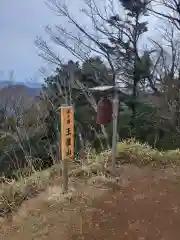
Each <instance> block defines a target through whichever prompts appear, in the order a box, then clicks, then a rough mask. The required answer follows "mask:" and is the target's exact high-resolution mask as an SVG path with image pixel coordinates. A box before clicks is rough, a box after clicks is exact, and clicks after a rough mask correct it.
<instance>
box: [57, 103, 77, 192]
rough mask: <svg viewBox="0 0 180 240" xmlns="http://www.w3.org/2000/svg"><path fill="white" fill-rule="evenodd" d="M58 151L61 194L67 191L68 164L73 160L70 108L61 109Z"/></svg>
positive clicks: (72, 119) (72, 116)
mask: <svg viewBox="0 0 180 240" xmlns="http://www.w3.org/2000/svg"><path fill="white" fill-rule="evenodd" d="M60 118H61V139H60V151H61V161H62V176H63V192H64V193H66V192H67V191H68V162H69V161H70V160H72V159H73V158H74V111H73V107H72V106H68V105H64V106H62V107H61V112H60Z"/></svg>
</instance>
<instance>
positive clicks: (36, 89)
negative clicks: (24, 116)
mask: <svg viewBox="0 0 180 240" xmlns="http://www.w3.org/2000/svg"><path fill="white" fill-rule="evenodd" d="M40 90H41V85H40V84H34V85H33V84H31V86H30V84H26V83H22V82H13V83H12V82H9V81H1V82H0V108H1V107H3V108H6V109H8V111H10V112H11V111H12V109H13V108H14V105H16V106H18V107H20V106H22V108H23V109H24V108H28V107H29V106H30V105H32V103H33V102H34V101H35V97H36V96H38V95H39V93H40Z"/></svg>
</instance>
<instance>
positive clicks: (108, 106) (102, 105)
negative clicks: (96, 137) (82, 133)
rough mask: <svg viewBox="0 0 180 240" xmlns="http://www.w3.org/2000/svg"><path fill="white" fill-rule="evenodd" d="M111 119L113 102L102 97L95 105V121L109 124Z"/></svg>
mask: <svg viewBox="0 0 180 240" xmlns="http://www.w3.org/2000/svg"><path fill="white" fill-rule="evenodd" d="M112 119H113V103H112V101H111V100H110V99H109V98H107V97H103V98H101V100H100V101H99V102H98V105H97V119H96V123H97V124H100V125H106V124H110V123H111V121H112Z"/></svg>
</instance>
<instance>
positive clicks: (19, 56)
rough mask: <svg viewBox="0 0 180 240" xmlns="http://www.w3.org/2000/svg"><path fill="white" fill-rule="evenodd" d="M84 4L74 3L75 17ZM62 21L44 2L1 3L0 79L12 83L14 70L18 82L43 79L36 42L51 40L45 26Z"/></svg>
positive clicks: (15, 0)
mask: <svg viewBox="0 0 180 240" xmlns="http://www.w3.org/2000/svg"><path fill="white" fill-rule="evenodd" d="M80 2H81V0H71V7H72V9H73V10H74V15H75V14H76V10H77V6H78V5H79V4H77V3H80ZM72 3H73V6H72ZM77 17H79V14H77ZM58 21H59V18H58V17H57V16H55V14H54V13H53V11H51V10H50V9H49V8H48V7H47V6H46V5H45V3H44V0H0V79H3V78H5V80H8V79H7V76H8V73H9V72H10V71H11V70H14V75H15V78H16V80H17V81H24V80H30V79H31V78H34V77H37V78H38V79H39V76H40V74H39V72H38V69H39V68H40V67H42V66H46V64H45V62H44V61H43V60H42V59H41V58H40V57H39V56H38V54H37V49H36V47H35V44H34V40H35V38H36V36H43V37H44V38H47V34H46V33H45V31H44V26H45V25H47V24H50V25H53V24H57V23H58ZM81 21H82V22H83V21H84V19H81ZM156 24H157V21H156V19H155V18H153V19H152V21H151V25H150V26H149V29H150V35H152V34H154V29H153V27H154V26H155V25H156ZM60 53H61V56H62V57H63V58H67V59H68V58H69V56H70V55H68V54H67V52H65V51H63V50H62V49H61V52H60Z"/></svg>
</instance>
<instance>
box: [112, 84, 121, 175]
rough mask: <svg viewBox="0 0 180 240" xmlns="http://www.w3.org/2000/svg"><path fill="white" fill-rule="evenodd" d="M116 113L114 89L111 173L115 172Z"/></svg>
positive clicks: (115, 91) (116, 98)
mask: <svg viewBox="0 0 180 240" xmlns="http://www.w3.org/2000/svg"><path fill="white" fill-rule="evenodd" d="M118 112H119V95H118V91H117V89H116V88H115V90H114V99H113V136H112V172H113V174H115V172H116V149H117V126H118Z"/></svg>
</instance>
